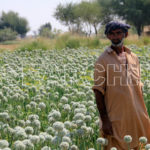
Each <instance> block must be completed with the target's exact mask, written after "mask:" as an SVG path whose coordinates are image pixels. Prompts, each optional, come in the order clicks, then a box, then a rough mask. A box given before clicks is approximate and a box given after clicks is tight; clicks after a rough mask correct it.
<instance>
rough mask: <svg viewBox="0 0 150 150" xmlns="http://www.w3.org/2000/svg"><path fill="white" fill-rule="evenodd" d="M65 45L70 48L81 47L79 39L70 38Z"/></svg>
mask: <svg viewBox="0 0 150 150" xmlns="http://www.w3.org/2000/svg"><path fill="white" fill-rule="evenodd" d="M65 47H68V48H79V47H80V42H79V40H78V39H69V40H68V41H66V43H65Z"/></svg>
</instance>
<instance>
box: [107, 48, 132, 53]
mask: <svg viewBox="0 0 150 150" xmlns="http://www.w3.org/2000/svg"><path fill="white" fill-rule="evenodd" d="M105 50H106V51H107V53H109V54H110V53H112V52H115V51H114V50H113V49H112V48H111V46H109V47H107V48H106V49H105ZM124 50H125V52H127V53H129V54H130V53H131V50H130V49H129V48H127V47H125V46H124Z"/></svg>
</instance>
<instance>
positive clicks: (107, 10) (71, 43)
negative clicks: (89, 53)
mask: <svg viewBox="0 0 150 150" xmlns="http://www.w3.org/2000/svg"><path fill="white" fill-rule="evenodd" d="M0 6H1V8H0V48H1V49H16V48H25V47H26V48H36V47H39V48H43V49H62V48H65V47H69V48H77V47H81V46H83V47H89V48H97V47H99V45H100V44H101V45H106V44H108V43H109V41H108V40H107V39H106V37H105V35H104V27H105V24H106V23H108V22H109V21H111V20H118V21H122V22H126V23H128V24H130V25H131V29H130V30H129V37H128V38H127V39H126V41H125V43H126V44H137V45H138V46H140V45H148V44H149V43H150V37H149V36H150V17H149V15H150V9H149V8H150V1H149V0H134V1H131V0H105V1H104V0H43V1H41V0H31V1H19V0H13V1H11V0H5V1H1V2H0Z"/></svg>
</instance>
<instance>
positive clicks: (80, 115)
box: [73, 113, 85, 120]
mask: <svg viewBox="0 0 150 150" xmlns="http://www.w3.org/2000/svg"><path fill="white" fill-rule="evenodd" d="M73 119H74V120H84V119H85V115H84V114H82V113H76V114H75V116H74V117H73Z"/></svg>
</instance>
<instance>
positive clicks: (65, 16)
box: [54, 3, 76, 31]
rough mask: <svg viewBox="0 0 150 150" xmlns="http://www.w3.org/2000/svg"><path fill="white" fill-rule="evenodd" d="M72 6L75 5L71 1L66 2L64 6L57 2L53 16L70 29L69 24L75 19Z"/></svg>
mask: <svg viewBox="0 0 150 150" xmlns="http://www.w3.org/2000/svg"><path fill="white" fill-rule="evenodd" d="M74 8H75V5H73V4H72V3H68V4H66V6H63V5H62V4H59V5H58V6H57V8H56V11H55V13H54V17H55V18H56V19H57V20H59V21H60V22H62V23H63V24H64V25H67V26H68V27H69V30H70V31H71V25H73V24H74V23H75V19H76V18H75V14H74Z"/></svg>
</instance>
